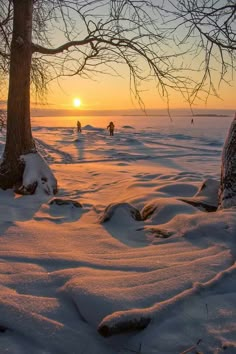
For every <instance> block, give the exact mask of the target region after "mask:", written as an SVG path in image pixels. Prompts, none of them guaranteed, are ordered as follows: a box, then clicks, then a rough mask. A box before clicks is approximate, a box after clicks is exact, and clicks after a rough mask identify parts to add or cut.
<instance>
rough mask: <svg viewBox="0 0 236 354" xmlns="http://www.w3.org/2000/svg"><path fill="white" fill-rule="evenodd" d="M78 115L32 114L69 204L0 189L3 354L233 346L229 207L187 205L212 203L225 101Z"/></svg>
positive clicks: (165, 353) (234, 272)
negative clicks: (174, 110)
mask: <svg viewBox="0 0 236 354" xmlns="http://www.w3.org/2000/svg"><path fill="white" fill-rule="evenodd" d="M76 119H77V118H76V117H67V118H65V117H58V118H55V117H50V118H43V117H41V118H36V117H35V118H33V134H34V137H35V140H36V143H37V146H38V150H39V151H40V153H41V155H42V156H43V157H44V158H45V159H46V161H47V162H48V163H49V164H50V167H51V168H52V170H53V172H54V173H55V175H56V177H57V179H58V185H59V193H58V195H57V196H56V197H57V198H62V199H63V200H64V199H69V200H71V202H69V203H68V204H62V205H61V203H60V200H59V205H58V204H57V203H56V201H55V200H52V197H49V196H45V195H42V194H40V193H38V194H36V195H33V196H23V197H22V196H16V195H14V193H13V192H12V191H11V190H8V191H2V190H0V200H1V203H0V235H1V236H0V353H1V354H6V353H8V354H62V353H63V354H131V353H139V354H156V353H158V354H169V353H170V354H177V353H192V354H194V353H197V352H198V353H204V354H206V353H214V354H219V353H226V354H233V353H236V263H235V256H236V241H235V237H236V210H235V209H228V210H224V211H217V212H211V213H207V212H205V211H203V210H201V209H198V208H197V207H195V206H193V205H191V204H189V203H187V202H186V201H193V200H194V201H195V202H196V201H204V202H205V203H208V204H209V205H211V206H212V205H213V206H214V203H215V199H216V190H217V181H218V180H219V175H220V156H221V151H222V146H223V142H224V139H225V136H226V133H227V130H228V128H229V125H230V122H231V120H232V119H233V112H232V114H231V113H230V114H229V116H228V117H212V116H210V117H202V116H200V117H196V118H195V119H194V125H191V124H190V121H191V118H190V117H182V116H176V117H174V120H173V122H170V120H169V118H168V117H157V118H155V117H150V118H148V117H103V118H101V117H80V118H79V119H80V121H81V123H82V134H77V133H76V130H75V126H76ZM110 120H113V121H114V122H115V125H116V130H115V135H114V137H109V136H108V133H107V131H106V130H105V129H104V128H105V127H106V126H107V125H108V123H109V121H110ZM0 134H1V133H0ZM3 147H4V136H3V135H0V153H1V152H2V151H3ZM206 179H207V180H208V182H206V183H205V187H203V188H202V189H201V185H202V183H203V181H204V180H206ZM183 200H185V201H183ZM72 201H76V202H79V203H80V204H81V205H82V207H80V205H79V204H76V205H75V204H73V203H72ZM135 326H136V327H146V328H145V329H143V330H139V331H130V332H127V330H128V329H130V328H132V327H135ZM99 332H100V333H99ZM116 332H123V333H120V334H118V335H113V336H110V337H107V338H104V337H102V336H101V334H103V335H109V334H112V333H116Z"/></svg>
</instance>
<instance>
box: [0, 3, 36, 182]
mask: <svg viewBox="0 0 236 354" xmlns="http://www.w3.org/2000/svg"><path fill="white" fill-rule="evenodd" d="M13 5H14V18H13V35H12V43H11V60H10V76H9V93H8V103H7V135H6V145H5V150H4V154H3V160H2V163H1V166H0V187H1V188H3V189H6V188H12V187H14V186H15V185H17V184H20V183H21V181H22V175H23V171H24V163H23V162H22V161H21V160H20V156H21V155H22V154H27V153H30V152H35V144H34V140H33V138H32V133H31V123H30V70H31V59H32V45H31V44H32V14H33V0H20V1H19V0H13Z"/></svg>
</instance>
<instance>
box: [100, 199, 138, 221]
mask: <svg viewBox="0 0 236 354" xmlns="http://www.w3.org/2000/svg"><path fill="white" fill-rule="evenodd" d="M127 216H128V219H130V217H131V218H132V219H134V220H136V221H141V220H142V218H141V215H140V212H139V210H138V209H136V208H135V207H134V206H133V205H132V204H129V203H113V204H110V205H108V206H107V207H106V209H105V210H104V212H103V214H102V215H101V217H100V218H99V222H100V223H104V222H107V221H109V220H110V219H111V218H112V219H116V220H118V221H119V220H122V222H124V220H125V219H127Z"/></svg>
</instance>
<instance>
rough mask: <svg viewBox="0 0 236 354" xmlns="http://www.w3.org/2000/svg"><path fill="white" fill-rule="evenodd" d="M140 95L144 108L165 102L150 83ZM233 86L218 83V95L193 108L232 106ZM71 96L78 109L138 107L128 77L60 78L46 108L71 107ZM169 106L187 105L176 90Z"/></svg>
mask: <svg viewBox="0 0 236 354" xmlns="http://www.w3.org/2000/svg"><path fill="white" fill-rule="evenodd" d="M146 89H147V90H146V91H144V92H143V93H142V98H143V100H144V103H145V105H146V108H147V109H159V108H160V109H165V108H166V107H167V103H166V101H165V99H164V98H161V97H160V95H159V93H158V91H157V89H156V88H155V86H154V84H151V83H149V84H148V85H146ZM235 92H236V86H235V85H233V86H231V85H226V84H225V83H222V85H221V87H220V88H219V96H220V99H219V98H217V97H214V96H213V97H209V98H208V102H207V104H205V102H200V101H198V102H196V108H209V109H214V108H215V109H234V108H235V106H236V104H235ZM75 98H79V99H80V100H81V105H80V106H79V107H77V109H78V110H106V109H108V110H111V109H112V110H113V109H114V110H123V109H134V108H138V103H137V102H135V100H133V99H132V97H131V94H130V90H129V80H128V78H127V79H125V77H124V78H121V77H111V76H110V77H109V76H105V75H104V76H102V75H100V76H98V77H96V79H95V80H94V81H92V80H85V79H81V78H80V77H74V78H68V79H63V80H61V81H60V86H59V85H58V84H57V83H56V82H55V83H53V84H52V85H51V89H50V90H49V92H48V96H47V100H48V103H49V106H48V108H53V109H54V108H56V109H72V108H75V107H74V104H73V101H74V99H75ZM170 107H171V108H188V103H186V102H184V99H183V97H182V96H181V95H180V94H178V92H171V94H170Z"/></svg>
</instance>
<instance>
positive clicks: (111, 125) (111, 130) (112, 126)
mask: <svg viewBox="0 0 236 354" xmlns="http://www.w3.org/2000/svg"><path fill="white" fill-rule="evenodd" d="M107 129H108V130H109V133H110V136H113V135H114V129H115V125H114V123H113V122H110V123H109V124H108V126H107Z"/></svg>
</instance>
